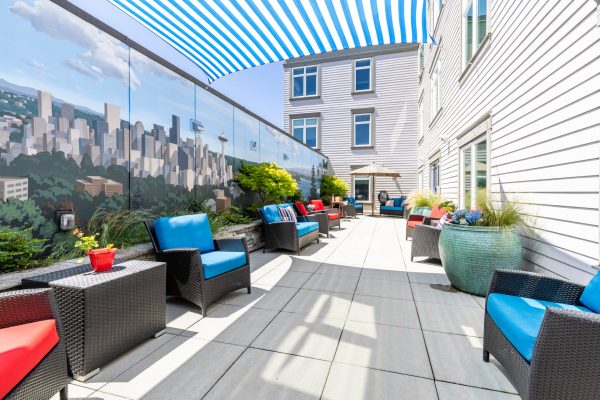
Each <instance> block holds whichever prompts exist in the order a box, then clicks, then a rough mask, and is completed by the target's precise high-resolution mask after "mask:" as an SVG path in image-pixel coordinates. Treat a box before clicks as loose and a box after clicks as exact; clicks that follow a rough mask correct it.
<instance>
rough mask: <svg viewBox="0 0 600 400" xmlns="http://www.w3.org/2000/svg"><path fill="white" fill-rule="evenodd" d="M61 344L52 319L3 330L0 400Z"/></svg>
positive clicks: (0, 335)
mask: <svg viewBox="0 0 600 400" xmlns="http://www.w3.org/2000/svg"><path fill="white" fill-rule="evenodd" d="M57 343H58V333H57V332H56V323H55V322H54V320H53V319H48V320H44V321H37V322H31V323H28V324H23V325H17V326H11V327H8V328H3V329H0V377H2V378H1V379H0V399H3V398H4V396H6V395H7V394H8V393H9V392H10V391H11V390H12V389H13V388H14V387H15V386H17V385H18V384H19V382H21V381H22V380H23V378H25V377H26V376H27V374H28V373H29V372H31V370H32V369H34V368H35V367H36V365H38V364H39V363H40V361H42V360H43V359H44V357H45V356H46V354H48V353H49V352H50V350H52V349H53V348H54V346H56V344H57Z"/></svg>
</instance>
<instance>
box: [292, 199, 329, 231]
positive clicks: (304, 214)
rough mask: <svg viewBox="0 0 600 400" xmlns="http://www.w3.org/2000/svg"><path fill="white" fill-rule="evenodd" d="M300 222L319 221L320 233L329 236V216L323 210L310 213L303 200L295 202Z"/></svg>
mask: <svg viewBox="0 0 600 400" xmlns="http://www.w3.org/2000/svg"><path fill="white" fill-rule="evenodd" d="M294 206H295V208H296V211H297V214H298V221H300V222H317V223H318V224H319V233H320V234H323V235H325V236H327V237H329V218H328V217H327V214H325V213H323V212H316V213H315V212H313V213H309V212H308V210H307V209H306V207H305V206H304V204H302V202H301V201H297V202H296V203H294Z"/></svg>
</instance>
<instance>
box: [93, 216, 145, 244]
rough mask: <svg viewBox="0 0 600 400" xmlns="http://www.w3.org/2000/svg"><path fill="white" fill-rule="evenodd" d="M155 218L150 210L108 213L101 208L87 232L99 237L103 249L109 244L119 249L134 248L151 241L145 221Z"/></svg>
mask: <svg viewBox="0 0 600 400" xmlns="http://www.w3.org/2000/svg"><path fill="white" fill-rule="evenodd" d="M155 217H156V215H155V214H154V213H152V212H151V211H149V210H121V211H108V210H106V209H103V208H99V209H97V210H96V211H95V212H94V214H92V217H91V218H90V219H89V221H88V223H87V229H86V231H87V232H88V233H89V234H90V235H92V234H96V235H97V240H98V243H99V244H100V246H101V247H104V246H106V245H108V244H109V243H112V244H114V245H115V246H116V247H118V248H124V247H129V246H134V245H136V244H141V243H146V242H148V241H149V237H148V232H147V231H146V228H145V226H144V221H145V220H146V219H152V218H155Z"/></svg>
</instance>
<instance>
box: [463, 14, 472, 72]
mask: <svg viewBox="0 0 600 400" xmlns="http://www.w3.org/2000/svg"><path fill="white" fill-rule="evenodd" d="M465 18H466V23H465V50H466V53H465V57H466V59H467V62H468V61H471V58H472V57H473V4H471V5H470V6H469V9H468V10H467V15H466V17H465Z"/></svg>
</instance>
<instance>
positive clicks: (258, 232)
mask: <svg viewBox="0 0 600 400" xmlns="http://www.w3.org/2000/svg"><path fill="white" fill-rule="evenodd" d="M238 235H245V236H246V241H247V243H248V249H249V250H250V251H254V250H256V249H260V248H261V247H263V246H264V240H263V229H262V221H260V220H256V221H252V222H251V223H249V224H243V225H232V226H229V227H227V228H225V229H223V230H222V231H221V232H220V233H219V234H218V235H217V236H216V237H217V238H226V237H233V236H238ZM152 252H153V249H152V244H150V243H144V244H140V245H137V246H132V247H129V248H126V249H122V250H119V251H118V252H117V258H118V259H120V260H123V261H126V260H133V259H136V260H154V255H153V254H152ZM89 262H90V260H89V258H88V257H85V258H83V259H74V260H67V261H61V262H58V263H55V264H52V265H49V266H47V267H41V268H35V269H29V270H25V271H19V272H8V273H4V274H0V291H4V290H13V289H18V288H19V287H20V286H21V279H23V278H27V277H30V276H35V275H41V274H47V273H49V272H54V271H60V270H62V269H67V268H72V267H75V266H77V265H80V264H82V263H84V264H87V263H89Z"/></svg>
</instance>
